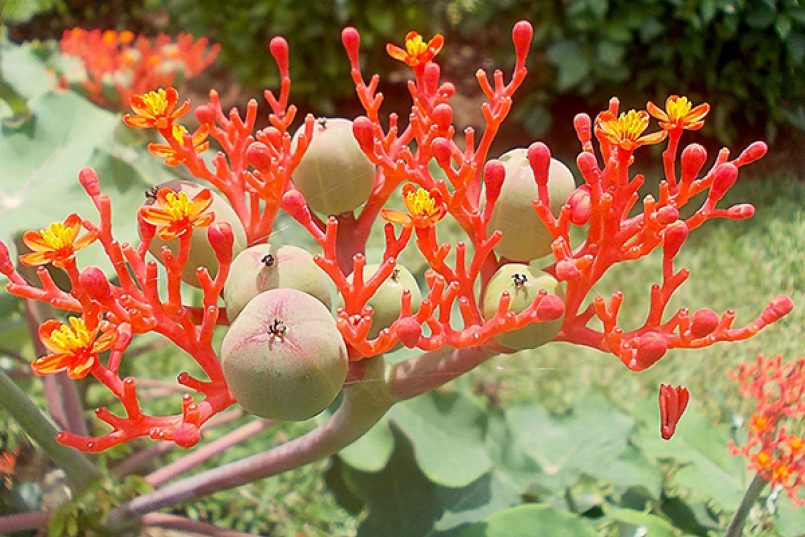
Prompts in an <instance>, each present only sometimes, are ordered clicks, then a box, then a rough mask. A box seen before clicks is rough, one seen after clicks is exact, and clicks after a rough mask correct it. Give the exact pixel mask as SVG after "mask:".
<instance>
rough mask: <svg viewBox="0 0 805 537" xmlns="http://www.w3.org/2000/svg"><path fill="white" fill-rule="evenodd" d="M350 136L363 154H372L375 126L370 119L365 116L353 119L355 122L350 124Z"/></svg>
mask: <svg viewBox="0 0 805 537" xmlns="http://www.w3.org/2000/svg"><path fill="white" fill-rule="evenodd" d="M352 135H353V136H354V137H355V139H356V140H357V141H358V145H360V146H361V150H362V151H363V152H364V153H367V154H370V155H371V154H372V153H373V152H374V147H375V126H374V125H373V124H372V120H371V119H369V118H368V117H366V116H360V117H357V118H355V121H353V122H352Z"/></svg>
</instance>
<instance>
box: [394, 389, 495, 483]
mask: <svg viewBox="0 0 805 537" xmlns="http://www.w3.org/2000/svg"><path fill="white" fill-rule="evenodd" d="M390 415H391V418H392V420H393V421H394V423H395V424H396V425H398V426H399V427H400V430H401V431H402V432H403V434H405V435H406V436H407V437H408V438H409V439H410V440H411V442H412V444H413V447H414V454H415V455H416V460H417V463H418V464H419V467H420V468H422V471H423V472H424V473H425V475H426V476H427V477H428V478H429V479H430V480H432V481H433V482H435V483H437V484H439V485H442V486H446V487H461V486H465V485H468V484H470V483H472V482H473V481H475V480H476V479H478V478H479V477H481V476H482V475H483V474H485V473H486V472H488V471H489V470H490V469H491V467H492V462H491V461H490V459H489V455H488V454H487V452H486V450H485V449H484V445H483V438H484V433H485V427H486V417H485V415H484V412H483V410H482V409H481V408H480V407H479V406H478V405H477V404H476V403H474V402H473V400H472V399H470V398H469V397H467V396H465V395H462V394H459V393H449V392H443V391H435V392H430V393H428V394H425V395H421V396H419V397H417V398H415V399H412V400H410V401H406V402H405V403H402V404H399V405H397V406H395V407H394V408H393V409H392V410H391V414H390Z"/></svg>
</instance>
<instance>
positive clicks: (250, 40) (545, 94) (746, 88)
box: [5, 0, 805, 144]
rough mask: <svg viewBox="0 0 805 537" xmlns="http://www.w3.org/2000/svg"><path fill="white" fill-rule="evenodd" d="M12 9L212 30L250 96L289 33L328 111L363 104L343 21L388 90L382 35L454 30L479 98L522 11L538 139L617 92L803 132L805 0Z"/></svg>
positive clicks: (57, 21) (523, 117) (55, 19)
mask: <svg viewBox="0 0 805 537" xmlns="http://www.w3.org/2000/svg"><path fill="white" fill-rule="evenodd" d="M5 16H6V18H7V19H8V21H9V22H10V23H11V25H12V32H11V38H12V39H13V40H22V39H25V38H31V37H39V38H41V37H58V36H60V34H61V32H62V31H63V30H64V29H65V28H68V27H71V26H83V27H87V28H88V27H105V28H115V29H130V30H133V31H135V32H144V33H146V34H148V33H156V32H158V31H167V32H169V33H176V32H179V31H188V32H191V33H193V34H195V35H197V36H207V37H209V38H211V39H213V40H214V41H217V42H219V43H220V44H221V46H222V52H221V55H220V59H219V60H218V63H217V65H218V66H219V68H218V70H217V71H214V72H213V73H212V74H211V75H210V76H211V77H214V79H215V80H216V81H217V84H216V85H218V86H221V85H222V84H221V80H222V76H223V77H224V78H223V80H228V81H231V82H233V83H234V84H236V85H237V86H238V87H242V88H243V89H244V90H245V93H246V94H247V95H249V96H252V95H256V94H257V90H259V89H262V88H265V87H274V86H275V85H276V83H277V80H276V69H275V67H274V64H273V62H272V60H271V58H270V56H269V55H268V54H267V43H268V41H269V39H270V38H271V37H272V36H274V35H277V34H282V35H285V36H288V37H289V38H290V41H291V61H292V71H293V74H294V90H293V91H294V99H295V101H297V102H298V103H299V104H301V108H302V109H303V110H312V111H314V112H315V113H318V114H333V113H334V111H335V110H339V111H341V113H342V114H343V113H344V110H345V104H346V106H347V108H346V110H352V109H354V108H349V107H350V106H352V107H354V105H355V99H354V97H353V95H352V85H351V84H350V83H349V80H348V77H347V76H345V75H346V73H347V69H348V66H347V62H346V59H345V57H344V54H343V50H342V47H341V44H340V35H339V32H338V29H340V28H341V27H343V26H345V25H348V24H349V25H354V26H356V27H357V28H358V29H359V30H360V31H361V36H362V39H363V50H364V51H365V57H364V65H365V69H366V72H370V73H371V72H380V73H385V74H386V75H389V74H390V75H391V76H386V78H385V80H384V91H386V92H387V93H390V94H391V95H396V94H401V95H404V94H405V91H406V90H405V85H404V80H403V77H402V76H399V75H398V76H394V75H395V72H396V71H395V70H396V69H397V67H398V66H397V65H395V62H393V61H392V60H391V59H389V58H388V57H387V56H386V54H385V52H384V48H383V46H382V45H383V44H384V43H386V42H389V41H394V42H400V41H401V40H402V37H403V35H404V33H405V31H407V29H413V28H416V29H417V30H419V31H420V32H421V33H423V34H424V35H431V34H433V33H435V32H441V33H443V34H445V36H446V37H447V47H448V50H446V53H445V54H444V55H443V56H444V59H445V65H444V69H445V75H446V77H447V78H448V79H449V80H452V81H453V82H454V83H455V84H456V85H457V86H458V87H459V92H460V93H464V94H471V95H477V94H478V93H479V92H478V90H477V88H476V87H475V82H474V77H473V74H474V69H475V67H476V66H482V67H487V68H489V67H493V66H497V65H501V66H504V67H509V64H510V63H511V61H512V60H511V57H512V55H511V44H510V39H509V31H510V28H511V26H512V24H513V23H514V22H515V21H516V20H518V19H521V18H525V19H528V20H530V21H532V22H533V23H534V24H535V28H536V43H535V50H534V54H533V55H532V57H531V59H530V63H529V66H530V68H531V76H530V77H529V80H528V82H527V85H526V87H525V88H524V89H523V90H522V92H521V93H520V95H519V99H518V100H517V102H516V105H515V106H516V107H515V117H516V119H518V120H519V121H520V122H521V125H522V127H523V128H524V129H525V132H526V133H527V134H529V135H530V136H541V137H545V138H546V139H547V140H548V141H549V142H553V141H554V140H553V139H552V138H558V139H559V140H560V141H561V140H562V139H566V137H568V136H572V131H570V130H569V128H570V123H571V121H570V120H571V119H572V117H571V116H570V113H571V112H570V111H572V113H576V112H577V111H579V110H588V111H591V112H594V111H596V110H599V109H602V108H603V107H604V106H605V105H606V102H605V99H606V97H605V96H609V95H615V94H617V95H619V96H621V99H622V100H623V101H624V104H625V105H626V106H629V107H642V106H644V105H645V102H644V99H646V98H651V99H654V100H655V101H659V102H662V101H663V100H664V98H665V96H667V95H669V94H673V93H680V94H685V95H688V96H689V97H691V98H692V99H693V100H694V101H695V102H700V101H703V100H707V101H708V102H710V103H711V104H712V105H713V115H712V117H711V119H710V121H709V123H708V125H707V127H705V128H706V131H705V134H706V135H708V136H710V137H712V138H714V139H717V140H718V141H720V142H729V143H731V144H734V143H739V144H740V143H743V142H746V141H750V140H753V139H756V138H758V137H760V138H766V139H769V140H771V141H774V140H775V138H780V139H783V138H786V137H785V136H780V134H781V133H780V129H783V131H784V132H783V134H785V133H786V132H789V131H796V130H800V131H801V130H805V6H803V5H802V4H801V2H800V0H536V1H535V0H492V1H480V0H432V1H427V0H394V1H390V0H380V1H374V2H362V1H359V0H329V1H322V2H298V1H292V0H273V1H265V2H256V3H255V2H252V1H251V0H230V1H227V2H220V1H219V0H168V1H157V0H112V1H110V2H102V3H99V2H93V1H88V0H6V8H5ZM487 54H488V56H487ZM468 66H469V68H468ZM356 111H357V110H356ZM551 127H554V128H551ZM549 129H550V130H549Z"/></svg>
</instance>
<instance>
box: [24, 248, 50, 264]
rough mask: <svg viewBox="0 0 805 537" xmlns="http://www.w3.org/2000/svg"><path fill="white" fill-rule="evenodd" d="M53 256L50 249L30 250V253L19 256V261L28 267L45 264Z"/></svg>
mask: <svg viewBox="0 0 805 537" xmlns="http://www.w3.org/2000/svg"><path fill="white" fill-rule="evenodd" d="M52 258H53V254H52V252H50V251H47V252H32V253H30V254H23V255H21V256H20V263H22V264H23V265H25V266H28V267H38V266H39V265H47V264H48V263H50V261H51V259H52Z"/></svg>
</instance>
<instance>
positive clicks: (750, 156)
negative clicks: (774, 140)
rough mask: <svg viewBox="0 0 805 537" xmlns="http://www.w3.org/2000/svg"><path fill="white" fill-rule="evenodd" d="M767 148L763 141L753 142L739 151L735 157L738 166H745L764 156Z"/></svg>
mask: <svg viewBox="0 0 805 537" xmlns="http://www.w3.org/2000/svg"><path fill="white" fill-rule="evenodd" d="M768 150H769V147H768V146H767V145H766V144H765V143H764V142H753V143H751V144H749V147H747V148H746V149H744V150H743V151H742V152H741V154H740V155H739V156H738V158H737V159H736V163H737V164H739V165H740V166H745V165H747V164H750V163H752V162H755V161H756V160H760V159H762V158H763V157H764V156H766V152H767V151H768Z"/></svg>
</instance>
